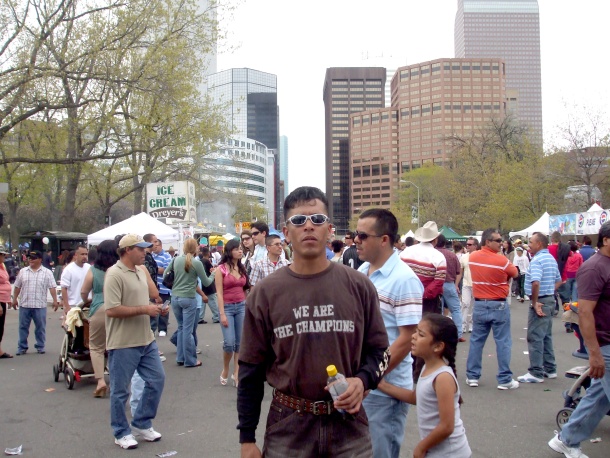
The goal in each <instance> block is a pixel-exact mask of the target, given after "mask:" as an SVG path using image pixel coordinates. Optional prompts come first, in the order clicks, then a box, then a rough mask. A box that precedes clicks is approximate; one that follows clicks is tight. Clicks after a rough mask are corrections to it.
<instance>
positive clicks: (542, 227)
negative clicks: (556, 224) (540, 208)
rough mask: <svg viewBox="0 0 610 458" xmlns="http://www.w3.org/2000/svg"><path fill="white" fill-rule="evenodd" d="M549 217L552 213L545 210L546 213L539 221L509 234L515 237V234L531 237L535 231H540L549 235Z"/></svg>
mask: <svg viewBox="0 0 610 458" xmlns="http://www.w3.org/2000/svg"><path fill="white" fill-rule="evenodd" d="M549 219H550V215H549V214H548V213H547V212H544V215H542V216H541V217H540V219H539V220H538V221H536V222H535V223H534V224H532V225H531V226H530V227H526V228H525V229H522V230H520V231H514V232H509V233H508V235H510V236H511V237H514V236H515V235H520V236H522V237H529V236H530V235H532V234H533V233H534V232H540V233H542V234H544V235H549Z"/></svg>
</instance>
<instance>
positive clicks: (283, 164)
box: [280, 135, 290, 194]
mask: <svg viewBox="0 0 610 458" xmlns="http://www.w3.org/2000/svg"><path fill="white" fill-rule="evenodd" d="M280 180H281V181H283V182H284V191H286V194H288V192H290V191H289V189H290V188H289V187H288V137H286V136H285V135H282V136H281V137H280Z"/></svg>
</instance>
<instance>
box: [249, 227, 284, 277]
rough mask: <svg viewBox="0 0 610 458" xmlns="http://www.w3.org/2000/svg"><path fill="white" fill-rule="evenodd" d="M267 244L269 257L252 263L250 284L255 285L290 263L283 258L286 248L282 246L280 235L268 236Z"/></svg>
mask: <svg viewBox="0 0 610 458" xmlns="http://www.w3.org/2000/svg"><path fill="white" fill-rule="evenodd" d="M265 244H266V245H267V258H266V259H261V260H260V261H256V262H255V263H254V264H252V274H251V275H250V286H254V285H255V284H256V283H258V282H259V281H261V280H262V279H263V278H265V277H267V276H269V275H271V274H272V273H273V272H275V271H276V270H278V269H281V268H282V267H286V266H287V265H288V261H286V259H284V258H282V251H284V248H283V247H282V240H281V239H280V236H279V235H270V236H269V237H267V240H266V242H265Z"/></svg>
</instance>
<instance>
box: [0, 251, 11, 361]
mask: <svg viewBox="0 0 610 458" xmlns="http://www.w3.org/2000/svg"><path fill="white" fill-rule="evenodd" d="M7 254H8V253H7V252H6V251H4V250H0V305H1V306H2V308H1V309H0V359H7V358H12V357H13V355H10V354H8V353H6V352H4V351H2V336H3V335H4V321H5V319H6V308H7V307H6V304H10V303H11V283H10V281H9V275H8V272H7V270H6V266H5V265H4V258H5V257H6V255H7Z"/></svg>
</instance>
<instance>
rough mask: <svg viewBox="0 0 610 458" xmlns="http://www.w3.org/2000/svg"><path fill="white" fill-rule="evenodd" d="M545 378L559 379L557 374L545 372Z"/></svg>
mask: <svg viewBox="0 0 610 458" xmlns="http://www.w3.org/2000/svg"><path fill="white" fill-rule="evenodd" d="M544 376H545V377H546V378H557V372H552V373H548V372H545V373H544Z"/></svg>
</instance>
